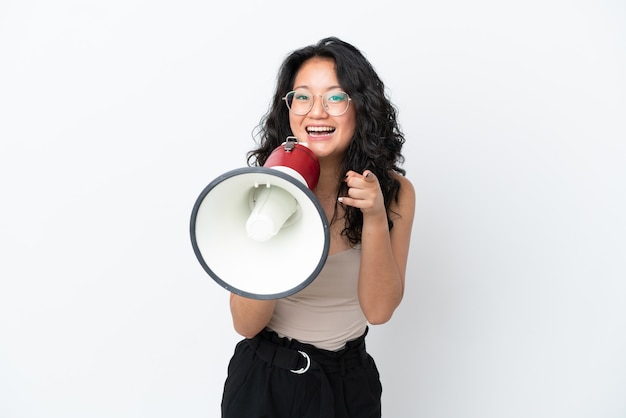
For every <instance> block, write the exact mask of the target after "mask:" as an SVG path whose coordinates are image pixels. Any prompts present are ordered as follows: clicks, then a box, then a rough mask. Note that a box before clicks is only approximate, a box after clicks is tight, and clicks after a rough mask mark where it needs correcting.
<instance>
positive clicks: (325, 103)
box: [281, 90, 352, 116]
mask: <svg viewBox="0 0 626 418" xmlns="http://www.w3.org/2000/svg"><path fill="white" fill-rule="evenodd" d="M297 91H298V90H291V91H289V92H287V94H285V95H284V96H283V97H282V98H281V100H283V101H284V102H285V105H286V106H287V109H289V111H290V112H291V113H293V114H294V115H297V116H304V115H307V114H308V113H309V112H310V111H311V110H313V106H315V98H316V97H321V98H322V109H324V112H326V113H328V114H329V115H330V116H341V115H344V114H345V113H346V112H347V111H348V109H350V102H351V101H352V97H350V95H349V94H348V93H346V92H345V91H343V90H331V91H328V92H326V93H324V94H313V93H311V95H310V96H311V97H313V100H312V101H311V107H309V110H307V111H306V112H305V113H296V112H294V111H293V110H292V109H291V106H289V102H288V101H287V96H289V95H290V94H291V93H296V92H297ZM332 93H342V94H345V95H346V97H347V98H348V104H347V105H346V109H345V110H344V111H343V112H341V113H339V114H338V115H333V114H331V113H329V112H328V101H327V100H326V99H324V97H325V96H327V95H329V94H332ZM292 100H293V99H292Z"/></svg>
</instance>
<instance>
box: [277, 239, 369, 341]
mask: <svg viewBox="0 0 626 418" xmlns="http://www.w3.org/2000/svg"><path fill="white" fill-rule="evenodd" d="M360 263H361V249H360V248H352V249H348V250H345V251H342V252H340V253H337V254H333V255H331V256H328V258H327V259H326V264H324V267H323V268H322V270H321V272H320V274H319V275H318V276H317V277H316V278H315V280H313V282H311V284H309V285H308V286H307V287H306V288H304V289H303V290H301V291H300V292H298V293H296V294H294V295H291V296H288V297H286V298H282V299H279V300H278V302H277V303H276V308H275V309H274V314H273V316H272V319H271V320H270V322H269V323H268V325H267V328H268V329H270V330H272V331H276V333H278V335H280V336H281V337H287V338H291V339H296V340H298V341H300V342H303V343H308V344H313V345H315V346H316V347H318V348H321V349H324V350H332V351H336V350H340V349H341V348H343V347H344V346H345V344H346V342H348V341H350V340H353V339H355V338H358V337H359V336H361V335H362V334H363V333H364V332H365V329H366V327H367V320H366V319H365V315H363V311H362V310H361V305H359V297H358V281H359V267H360Z"/></svg>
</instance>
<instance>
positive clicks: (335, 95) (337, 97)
mask: <svg viewBox="0 0 626 418" xmlns="http://www.w3.org/2000/svg"><path fill="white" fill-rule="evenodd" d="M326 100H327V101H328V103H341V102H344V101H346V100H348V95H347V94H346V93H344V92H341V91H335V92H331V93H328V94H327V96H326Z"/></svg>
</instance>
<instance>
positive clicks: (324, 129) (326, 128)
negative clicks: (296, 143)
mask: <svg viewBox="0 0 626 418" xmlns="http://www.w3.org/2000/svg"><path fill="white" fill-rule="evenodd" d="M306 130H307V131H309V132H332V131H334V130H335V128H332V127H330V126H312V127H308V128H306Z"/></svg>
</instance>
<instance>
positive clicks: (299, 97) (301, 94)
mask: <svg viewBox="0 0 626 418" xmlns="http://www.w3.org/2000/svg"><path fill="white" fill-rule="evenodd" d="M293 99H294V100H299V101H304V102H306V101H308V100H311V97H310V96H309V95H308V94H307V93H304V92H299V91H297V92H295V93H294V95H293Z"/></svg>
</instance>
